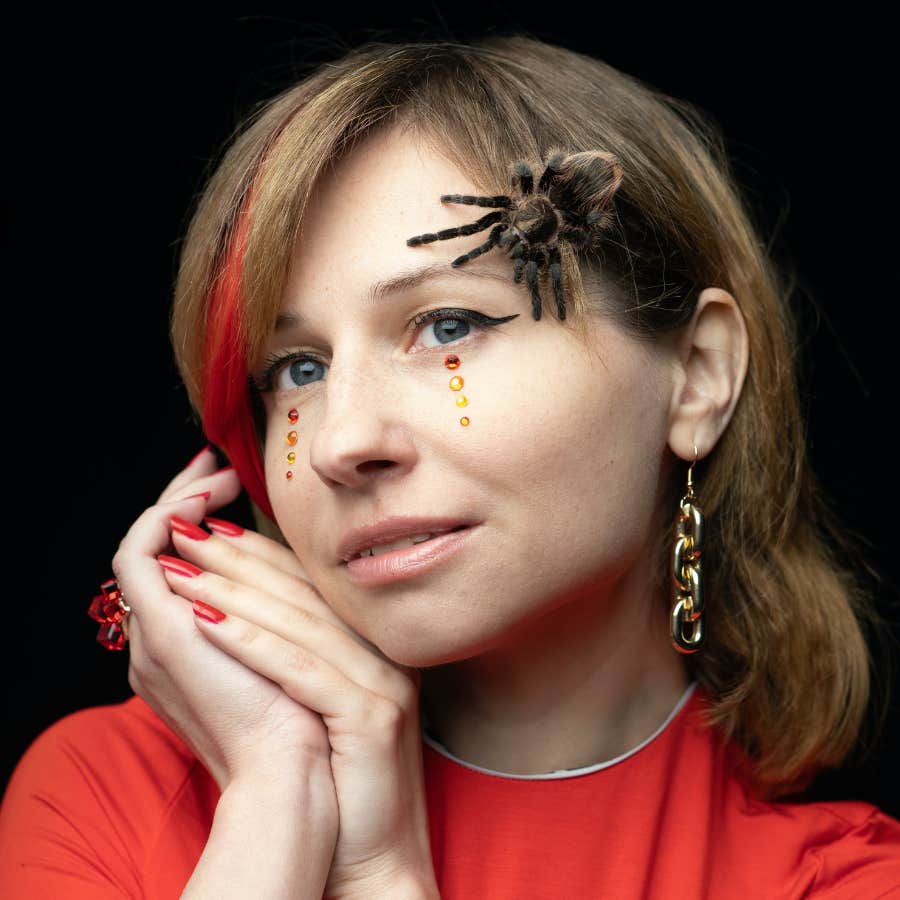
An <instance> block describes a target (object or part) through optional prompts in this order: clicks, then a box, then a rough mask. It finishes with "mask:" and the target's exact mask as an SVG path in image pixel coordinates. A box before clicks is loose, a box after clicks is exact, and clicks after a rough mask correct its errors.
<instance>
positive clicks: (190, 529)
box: [169, 516, 210, 541]
mask: <svg viewBox="0 0 900 900" xmlns="http://www.w3.org/2000/svg"><path fill="white" fill-rule="evenodd" d="M169 522H170V524H171V525H172V527H173V528H174V529H175V530H176V531H177V532H178V533H179V534H183V535H185V536H186V537H189V538H193V539H194V540H195V541H205V540H206V539H207V538H208V537H210V533H209V532H208V531H204V530H203V529H202V528H201V527H200V526H199V525H195V524H194V523H193V522H189V521H188V520H187V519H182V518H181V516H169Z"/></svg>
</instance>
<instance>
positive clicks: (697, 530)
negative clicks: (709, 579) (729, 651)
mask: <svg viewBox="0 0 900 900" xmlns="http://www.w3.org/2000/svg"><path fill="white" fill-rule="evenodd" d="M698 455H699V454H698V452H697V445H696V444H694V460H693V462H692V463H691V464H690V466H688V471H687V492H686V493H685V494H684V496H683V497H682V498H681V501H680V502H679V504H678V514H677V516H676V517H675V534H676V537H675V548H674V551H673V554H672V587H673V589H674V592H675V605H674V606H673V607H672V616H671V625H672V645H673V646H674V647H675V649H676V650H677V651H678V652H679V653H696V652H697V651H698V650H699V649H700V648H701V647H702V646H703V642H704V639H705V633H704V627H703V618H702V616H703V593H702V590H701V580H700V574H701V573H700V554H701V552H702V550H703V513H702V512H701V511H700V507H699V506H697V502H696V501H697V496H696V494H695V493H694V466H695V465H696V464H697V457H698ZM690 624H693V630H692V633H691V636H690V637H685V634H684V626H685V625H690Z"/></svg>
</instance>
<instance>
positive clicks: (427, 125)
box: [171, 36, 889, 798]
mask: <svg viewBox="0 0 900 900" xmlns="http://www.w3.org/2000/svg"><path fill="white" fill-rule="evenodd" d="M391 126H398V127H405V128H411V129H415V131H416V132H417V134H419V135H421V136H422V137H423V138H425V139H428V140H430V141H431V145H432V146H433V147H434V149H435V150H436V151H438V152H440V153H442V154H443V155H444V156H445V157H446V158H447V159H448V160H449V161H450V162H451V163H453V164H455V165H456V166H457V167H458V168H459V169H460V170H462V171H464V172H465V173H466V174H467V175H468V176H469V177H470V178H471V180H472V181H473V183H474V184H476V185H478V186H479V188H480V189H481V192H482V193H484V194H502V193H508V192H509V186H510V181H509V166H510V163H511V162H512V161H514V160H519V159H527V160H531V161H533V162H534V163H535V164H538V163H539V162H540V161H541V160H542V159H546V151H547V150H548V148H551V147H566V148H569V149H570V150H571V151H577V150H585V149H600V150H604V151H609V152H612V153H613V154H615V156H616V157H617V158H618V160H619V161H620V163H621V165H622V168H623V170H624V178H623V181H622V184H621V186H620V187H619V189H618V192H617V193H616V197H615V212H616V216H617V228H618V231H617V232H615V233H614V236H613V237H612V238H611V239H610V240H609V241H607V242H606V243H605V244H604V245H603V247H602V248H601V249H600V250H598V251H596V252H595V253H593V254H591V255H590V256H589V255H586V254H580V255H578V256H576V255H574V254H573V253H572V252H571V251H570V250H568V249H567V248H565V246H564V248H563V249H564V256H563V268H564V271H563V279H564V283H565V285H566V295H567V296H568V297H570V298H573V300H574V313H575V314H574V315H571V314H570V316H569V317H567V325H571V326H572V327H574V328H576V329H577V328H579V327H580V326H579V323H583V322H584V318H585V316H586V315H587V314H588V313H589V312H590V309H591V305H592V304H595V303H596V302H598V301H597V299H596V297H594V298H591V297H590V296H589V292H587V291H585V289H584V284H583V278H584V277H585V276H586V275H587V274H588V273H598V272H599V273H602V279H603V282H604V284H606V285H607V286H608V287H611V290H610V291H605V292H604V300H603V301H602V302H604V303H606V304H607V305H608V308H607V309H606V312H607V313H609V314H610V315H613V316H615V318H616V321H617V322H618V323H619V324H620V326H621V327H622V328H623V329H624V330H626V331H627V332H628V333H629V334H631V335H633V336H635V337H637V338H639V339H641V340H645V341H647V342H651V341H653V340H654V339H655V338H656V337H657V336H658V335H662V334H663V333H666V332H671V331H673V330H675V329H677V328H679V327H681V326H682V325H684V324H685V323H686V322H687V321H689V319H690V318H691V315H692V314H693V312H694V309H695V305H696V300H697V296H698V293H699V291H700V290H701V289H702V288H703V287H704V286H709V285H712V286H718V287H721V288H724V289H726V290H728V291H729V292H730V293H731V294H732V295H733V296H734V297H735V299H736V301H737V303H738V305H739V306H740V309H741V312H742V314H743V316H744V320H745V322H746V327H747V331H748V335H749V340H750V360H749V370H748V372H747V377H746V380H745V383H744V387H743V391H742V394H741V397H740V399H739V402H738V404H737V407H736V409H735V411H734V415H733V417H732V420H731V422H730V423H729V426H728V427H727V429H726V430H725V432H724V433H723V435H722V437H721V439H720V440H719V442H718V443H717V445H716V446H715V448H714V452H712V453H710V454H709V456H708V457H706V458H705V459H702V460H700V462H699V463H698V465H697V466H696V467H695V482H696V484H697V486H698V492H699V496H700V498H701V506H702V509H703V511H704V515H705V519H706V529H705V546H704V562H703V579H704V596H705V604H706V610H705V622H706V623H707V628H706V630H707V634H706V644H705V646H704V648H703V649H702V651H701V652H699V653H697V654H693V655H690V656H687V657H685V664H686V667H687V670H688V673H689V675H690V676H691V677H692V678H693V679H696V680H697V681H698V682H699V683H700V684H701V685H702V686H703V687H704V688H705V689H706V690H708V691H709V692H710V694H711V696H712V697H713V698H714V701H715V702H714V705H713V706H711V707H710V708H709V710H708V713H707V716H708V722H709V725H710V726H718V727H720V728H721V733H722V739H723V741H727V740H730V739H732V738H733V739H734V740H735V741H737V743H738V744H739V746H740V747H741V748H742V749H743V750H744V751H745V753H746V754H747V758H748V759H749V760H750V765H751V774H752V777H753V779H754V781H755V783H756V786H757V788H758V789H759V790H760V791H761V792H762V794H763V795H765V796H768V797H770V798H775V797H782V796H787V795H791V794H795V793H798V792H801V791H803V790H805V789H806V788H807V787H808V786H809V785H810V783H811V782H812V780H813V779H814V778H815V776H816V775H817V774H818V773H819V772H820V771H822V770H824V769H827V768H835V767H838V766H840V765H843V764H844V763H845V762H846V760H847V757H848V755H849V754H850V752H851V750H852V749H853V748H854V747H855V746H856V745H857V742H858V741H859V740H860V735H861V731H862V728H863V725H864V720H865V717H866V711H867V708H868V705H869V703H870V699H871V698H870V693H871V692H872V690H873V688H874V687H876V686H877V677H876V678H875V679H873V677H872V673H870V665H871V666H872V672H874V673H877V671H878V669H877V667H876V666H874V665H872V661H871V659H870V655H869V646H868V643H867V636H866V634H865V632H864V629H865V628H866V627H867V626H868V627H869V628H870V629H871V637H873V638H874V637H879V638H883V637H884V636H885V635H886V633H887V623H886V622H885V620H884V619H882V618H881V616H880V615H879V613H878V612H877V608H876V604H875V602H874V600H873V594H874V591H873V590H872V589H871V588H869V587H867V586H866V585H865V584H864V582H863V571H862V570H865V572H866V573H868V575H869V576H871V577H872V578H874V579H879V578H880V576H879V575H878V573H876V572H875V571H874V569H872V567H871V566H869V565H868V563H867V562H866V561H865V559H864V554H863V553H862V551H861V548H860V546H859V545H858V543H857V542H856V541H855V537H854V536H852V535H851V534H849V533H848V530H847V528H846V526H845V525H844V524H843V523H842V522H841V521H840V519H839V517H838V515H837V513H836V511H835V510H834V509H832V507H831V506H830V502H829V500H828V498H827V497H826V495H825V493H824V492H823V489H822V487H821V486H820V484H819V482H818V481H817V479H816V477H815V475H814V473H813V471H812V469H811V467H810V463H809V460H808V458H807V448H806V442H805V432H804V423H803V417H802V413H801V408H800V403H799V392H798V387H797V378H798V372H797V368H798V360H797V356H796V348H797V347H798V346H799V341H798V325H797V322H796V321H795V316H794V313H793V312H792V310H791V307H790V304H789V300H790V297H791V288H790V285H789V284H787V283H786V279H785V278H784V276H783V275H782V273H781V272H780V271H779V269H778V267H777V266H776V265H775V264H774V263H773V262H772V261H771V260H770V259H769V258H768V255H767V252H766V250H765V247H764V245H763V242H762V241H761V240H760V237H759V229H758V227H757V225H756V223H755V222H754V221H752V219H751V213H750V211H749V210H748V208H746V207H745V204H744V202H743V201H742V198H741V194H740V190H739V188H738V186H737V183H736V179H735V177H734V175H733V174H732V172H731V169H730V164H729V160H728V157H727V155H726V152H725V149H724V145H723V141H722V138H721V136H720V134H719V132H718V129H717V127H716V126H715V125H714V124H713V123H712V122H711V121H709V120H708V118H707V117H706V116H705V115H704V114H702V113H701V112H700V111H699V110H697V109H696V108H695V107H693V106H692V105H690V104H689V103H686V102H684V101H682V100H679V99H676V98H673V97H670V96H667V95H665V94H663V93H661V92H659V91H657V90H656V89H654V88H652V87H651V86H648V85H646V84H643V83H642V82H640V81H639V80H637V79H636V78H634V77H631V76H629V75H626V74H624V73H622V72H620V71H618V70H616V69H614V68H613V67H611V66H609V65H607V64H605V63H604V62H602V61H600V60H598V59H595V58H592V57H590V56H586V55H583V54H580V53H577V52H574V51H571V50H568V49H564V48H561V47H557V46H553V45H551V44H547V43H544V42H541V41H538V40H535V39H533V38H531V37H525V36H504V37H490V38H486V39H483V40H480V41H478V42H477V43H473V44H461V43H455V42H437V41H435V42H418V43H401V44H390V43H381V42H371V43H367V44H365V45H363V46H361V47H359V48H357V49H355V50H352V51H351V52H349V53H347V54H346V55H345V56H344V57H342V58H341V59H338V60H336V61H333V62H329V63H327V64H324V65H321V66H320V67H318V68H317V69H316V70H315V71H314V72H312V73H311V74H310V75H309V76H308V77H306V78H304V79H303V80H302V81H301V82H300V83H298V84H296V85H294V86H292V87H290V88H289V89H287V90H285V91H283V92H282V93H280V94H278V95H277V96H276V97H274V98H272V99H271V100H269V101H267V102H266V103H264V104H262V105H261V106H260V107H259V108H257V109H256V110H255V111H254V112H253V113H252V115H250V116H249V118H248V119H247V121H246V122H245V123H244V127H243V129H242V130H241V131H240V133H239V134H238V135H237V136H236V138H235V139H234V140H233V142H232V143H231V144H230V146H228V148H227V151H226V152H225V153H224V156H223V158H222V160H221V162H220V163H219V165H218V167H217V168H216V169H215V171H214V172H213V173H212V175H211V177H210V178H209V181H208V183H207V185H206V187H205V189H204V191H203V192H202V195H201V196H200V197H199V202H198V203H197V206H196V209H195V211H194V213H193V216H192V219H191V221H190V224H189V227H188V231H187V235H186V239H185V242H184V244H183V248H182V253H181V258H180V265H179V270H178V277H177V283H176V289H175V299H174V305H173V310H172V319H171V337H172V343H173V347H174V351H175V356H176V361H177V364H178V367H179V370H180V373H181V376H182V378H183V380H184V383H185V385H186V388H187V392H188V396H189V398H190V402H191V404H192V406H193V408H194V410H195V411H196V412H197V414H198V415H200V414H201V411H202V410H204V409H206V415H207V417H209V416H210V412H209V406H208V405H207V406H206V407H205V405H204V404H205V402H206V401H207V400H208V398H207V397H206V396H205V391H206V388H207V386H208V383H209V377H210V374H211V373H210V370H209V367H210V363H209V357H208V340H209V333H210V332H209V321H210V319H211V317H212V316H213V315H214V314H216V315H217V314H218V313H216V311H215V310H211V309H210V297H211V296H212V294H213V291H214V287H215V285H216V284H217V283H218V282H219V281H220V280H221V279H222V277H223V272H224V271H225V270H224V269H223V265H224V263H223V260H226V259H227V258H228V254H229V248H230V247H232V246H233V244H234V238H235V234H236V233H237V232H238V229H239V227H240V228H243V229H245V231H246V235H245V238H246V243H245V246H244V248H243V256H242V259H241V264H242V271H241V277H240V294H241V305H240V307H239V315H238V321H239V324H240V348H241V352H243V353H244V355H245V359H246V361H247V363H248V364H249V363H250V361H252V360H255V359H256V358H257V355H258V354H259V352H260V348H261V346H262V343H263V341H264V340H265V339H266V337H267V336H268V335H269V334H270V332H271V331H272V329H273V327H274V322H275V317H276V316H277V314H278V311H279V307H280V303H281V299H282V295H283V290H284V285H285V281H286V277H287V273H288V268H289V261H290V256H291V253H292V250H293V248H294V246H295V243H296V240H297V238H298V236H299V230H300V225H301V222H302V219H303V211H304V208H305V205H306V202H307V199H308V198H309V196H310V192H311V190H312V188H313V186H314V184H315V182H316V179H317V178H318V176H319V175H320V174H321V173H322V172H323V171H324V170H325V169H326V168H327V167H329V166H330V165H332V164H333V163H334V162H335V161H336V160H337V159H339V158H340V157H341V156H342V155H343V154H345V153H347V152H348V151H349V150H350V149H352V147H353V146H354V145H355V144H356V143H357V142H358V141H360V140H361V139H363V138H364V137H365V136H366V135H367V134H370V133H372V131H373V129H376V128H381V127H391ZM450 189H452V186H451V185H448V190H450ZM250 212H252V220H251V219H249V218H246V216H247V215H248V214H249V213H250ZM543 277H544V278H545V279H546V275H545V276H543ZM541 293H542V295H543V296H544V297H545V298H546V297H548V296H552V293H549V292H548V290H547V287H546V284H542V287H541ZM570 308H571V307H570ZM257 413H259V410H258V409H257ZM205 424H208V423H205ZM254 428H255V432H256V435H257V438H258V440H259V442H260V443H259V450H260V452H261V451H262V441H263V439H264V437H263V435H264V423H263V421H262V419H261V418H259V417H257V418H256V419H255V423H254ZM208 433H211V432H208ZM239 474H240V473H239ZM683 491H684V472H683V470H681V469H680V468H679V467H675V468H674V470H673V475H672V478H671V481H670V489H669V491H668V495H667V496H666V498H665V500H664V502H663V504H662V505H661V507H660V509H661V519H660V522H659V525H658V528H657V530H656V538H655V556H654V559H655V560H656V568H655V572H656V573H657V576H658V582H657V585H656V587H657V588H658V591H659V595H660V596H662V597H666V598H667V601H666V602H667V603H671V600H670V599H669V596H670V587H669V577H670V575H669V572H670V565H671V562H670V557H671V552H672V543H673V537H672V521H673V520H674V514H675V511H676V508H677V504H678V499H679V497H680V496H681V494H682V493H683ZM254 513H255V516H256V519H257V525H258V527H259V529H260V530H261V531H263V532H264V533H267V534H269V535H271V536H274V537H276V538H278V539H280V540H282V541H283V542H284V539H283V537H282V536H281V535H280V533H279V532H278V530H277V527H276V526H274V525H273V524H271V523H269V522H268V521H267V520H266V519H265V517H264V516H263V515H262V514H261V513H260V512H259V509H258V507H257V506H256V505H254ZM673 652H675V651H674V650H673ZM885 662H886V663H887V662H889V660H888V659H887V658H886V659H885ZM888 684H889V680H886V681H885V684H884V688H885V691H887V687H888ZM887 705H888V698H887V696H885V703H884V707H883V711H882V719H881V720H879V723H878V728H879V729H880V728H881V726H882V724H883V715H884V711H885V710H886V709H887Z"/></svg>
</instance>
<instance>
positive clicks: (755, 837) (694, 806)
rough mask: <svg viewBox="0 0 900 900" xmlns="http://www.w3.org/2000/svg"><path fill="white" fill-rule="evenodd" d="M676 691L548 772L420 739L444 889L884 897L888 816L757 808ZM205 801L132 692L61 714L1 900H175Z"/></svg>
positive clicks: (13, 839)
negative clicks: (571, 763) (634, 725)
mask: <svg viewBox="0 0 900 900" xmlns="http://www.w3.org/2000/svg"><path fill="white" fill-rule="evenodd" d="M708 699H709V698H708V695H707V694H706V693H705V692H704V691H703V689H702V688H701V687H700V686H699V685H696V684H692V685H690V686H689V687H688V688H687V690H686V691H685V693H684V694H683V695H682V697H681V699H680V700H679V701H678V704H677V705H676V706H675V708H674V709H673V710H672V712H671V713H670V714H669V716H668V717H667V718H666V720H665V721H664V722H662V723H661V724H660V727H659V729H658V730H657V731H656V732H655V733H654V734H653V735H651V736H650V737H649V738H648V739H647V740H646V741H644V742H643V743H641V744H639V745H638V746H637V747H635V748H634V749H632V750H630V751H629V752H627V753H625V754H624V755H622V756H620V757H617V758H616V759H613V760H609V761H607V762H603V763H599V764H597V765H595V766H589V767H587V768H584V769H573V770H565V771H560V772H554V773H551V774H549V775H531V776H529V775H507V774H503V773H493V772H490V771H488V770H486V769H479V768H478V767H475V766H471V765H469V764H467V763H463V762H462V761H460V760H457V759H456V758H455V757H453V756H452V755H451V754H450V753H449V752H448V751H447V750H446V749H445V748H443V747H442V746H441V745H440V744H438V743H437V742H436V741H435V740H434V738H433V737H432V736H431V734H430V733H428V734H424V733H423V753H424V761H425V778H426V785H427V794H428V814H429V822H430V835H431V848H432V854H433V860H434V866H435V874H436V876H437V881H438V885H439V886H440V890H441V897H442V898H444V900H473V898H483V897H484V898H490V900H513V898H515V900H530V898H534V900H548V898H556V897H560V898H567V900H568V898H601V897H602V898H615V900H631V898H634V900H638V898H640V900H669V898H673V900H674V898H677V900H685V898H688V900H703V898H710V900H731V898H734V900H755V898H766V900H774V898H801V897H802V898H808V897H813V898H822V900H824V898H828V900H837V898H840V900H849V898H860V900H863V898H864V900H876V898H887V897H900V822H898V821H897V820H896V819H894V818H892V817H890V816H888V815H887V814H886V813H884V812H882V811H881V810H879V809H878V808H877V807H876V806H873V805H872V804H870V803H864V802H859V801H837V802H828V803H764V802H761V801H759V800H757V799H755V798H754V797H753V795H752V794H751V793H750V792H749V791H748V790H747V789H746V788H745V787H744V786H743V782H742V780H741V779H740V776H739V775H738V774H737V772H736V770H735V769H734V768H733V765H732V760H733V757H732V753H733V749H732V748H733V745H729V748H728V749H727V750H722V749H721V748H720V747H719V744H718V740H717V737H716V733H714V732H711V731H707V730H704V729H701V728H700V727H698V721H699V715H700V713H701V711H702V708H703V704H704V703H706V702H708ZM218 798H219V790H218V787H217V786H216V783H215V781H214V780H213V779H212V777H211V776H210V775H209V774H208V773H207V771H206V770H205V769H204V768H203V766H202V765H201V764H200V763H199V762H198V760H197V759H196V758H195V757H194V756H193V754H192V753H191V751H190V750H188V748H187V747H186V746H185V745H184V744H183V743H182V742H181V741H180V740H179V739H178V738H177V737H176V736H175V735H174V734H173V733H172V732H171V731H170V730H169V729H168V727H167V726H166V725H165V724H164V723H163V722H162V721H161V720H160V719H159V718H158V717H157V716H156V714H155V713H154V712H153V711H152V710H151V709H150V707H149V706H147V704H146V703H145V702H144V701H143V700H142V699H141V698H140V697H137V696H134V697H131V698H130V699H128V700H126V701H124V702H123V703H120V704H115V705H110V706H96V707H91V708H89V709H84V710H79V711H78V712H75V713H71V714H70V715H67V716H65V717H64V718H62V719H60V720H59V721H58V722H55V723H54V724H53V725H51V726H50V727H48V728H47V729H46V730H45V731H43V732H42V733H41V734H40V735H39V736H38V737H37V738H36V739H35V740H34V741H33V742H32V744H31V746H30V747H29V748H28V750H27V751H26V752H25V754H24V755H23V757H22V759H21V760H20V761H19V764H18V765H17V767H16V769H15V771H14V772H13V775H12V778H11V780H10V782H9V785H8V786H7V790H6V793H5V795H4V798H3V805H2V807H0V896H3V897H5V898H10V900H13V898H16V900H17V898H28V900H40V898H51V897H52V898H54V900H58V898H66V900H88V898H90V900H99V898H104V897H106V898H113V897H115V898H122V897H133V898H152V900H164V898H177V897H179V896H180V894H181V892H182V890H183V889H184V886H185V884H186V883H187V881H188V879H189V878H190V875H191V873H192V871H193V869H194V866H195V865H196V863H197V860H198V859H199V857H200V855H201V853H202V852H203V848H204V846H205V843H206V839H207V837H208V835H209V831H210V828H211V826H212V818H213V813H214V811H215V807H216V802H217V801H218Z"/></svg>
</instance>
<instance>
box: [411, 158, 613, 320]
mask: <svg viewBox="0 0 900 900" xmlns="http://www.w3.org/2000/svg"><path fill="white" fill-rule="evenodd" d="M621 181H622V168H621V166H620V165H619V162H618V160H617V158H616V157H615V156H613V154H611V153H604V152H602V151H595V150H587V151H583V152H580V153H572V154H566V153H564V152H554V153H552V154H551V156H550V158H549V160H548V161H547V164H546V168H545V169H544V173H543V175H541V177H540V180H539V181H538V187H537V192H535V191H534V174H533V173H532V170H531V167H530V166H529V165H528V164H527V163H524V162H518V163H516V164H515V165H514V166H513V174H512V186H513V189H514V190H516V191H517V195H516V196H512V197H507V196H496V197H473V196H471V195H468V194H442V195H441V201H442V202H447V203H467V204H469V205H471V206H493V207H501V209H499V210H498V211H497V212H492V213H488V214H487V215H486V216H482V217H481V218H480V219H478V220H477V221H475V222H472V223H470V224H469V225H460V226H459V227H457V228H445V229H444V230H443V231H438V232H437V233H436V234H419V235H416V236H415V237H411V238H409V239H408V240H407V242H406V244H407V246H409V247H416V246H418V245H419V244H429V243H431V242H432V241H445V240H447V239H448V238H455V237H463V236H465V235H469V234H477V233H478V232H479V231H484V229H485V228H488V227H489V226H491V225H494V223H495V222H496V223H498V224H496V225H494V227H493V228H492V229H491V233H490V235H489V236H488V239H487V240H486V241H485V242H484V243H483V244H481V245H480V246H478V247H476V248H475V249H474V250H470V251H469V252H468V253H465V254H463V255H462V256H459V257H457V258H456V259H454V260H453V262H452V263H451V265H452V266H454V267H456V266H461V265H464V264H465V263H467V262H469V260H472V259H475V258H476V257H477V256H481V254H482V253H487V252H488V251H489V250H491V249H492V248H493V247H495V246H498V247H502V248H503V249H506V250H507V256H509V257H510V258H511V259H513V260H514V263H513V273H514V280H515V281H516V283H521V281H522V277H523V274H524V277H525V282H526V283H527V285H528V287H529V288H530V289H531V305H532V315H533V316H534V319H535V321H538V320H540V318H541V307H542V302H541V295H540V291H539V290H538V274H539V273H540V272H541V271H543V270H544V269H545V268H549V270H550V277H551V279H552V282H553V292H554V294H555V296H556V308H557V311H558V313H559V318H560V319H565V317H566V301H565V297H564V294H563V285H562V264H561V257H560V252H559V242H560V241H568V242H569V243H570V244H572V245H573V246H574V247H576V248H581V247H587V246H590V245H592V244H593V243H594V242H595V241H597V240H598V239H599V238H600V236H601V234H602V232H604V231H605V230H607V229H608V228H609V227H610V226H611V225H612V223H613V221H614V217H613V214H612V212H611V210H610V209H609V206H610V204H611V201H612V198H613V195H614V194H615V192H616V190H617V189H618V187H619V185H620V183H621Z"/></svg>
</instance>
